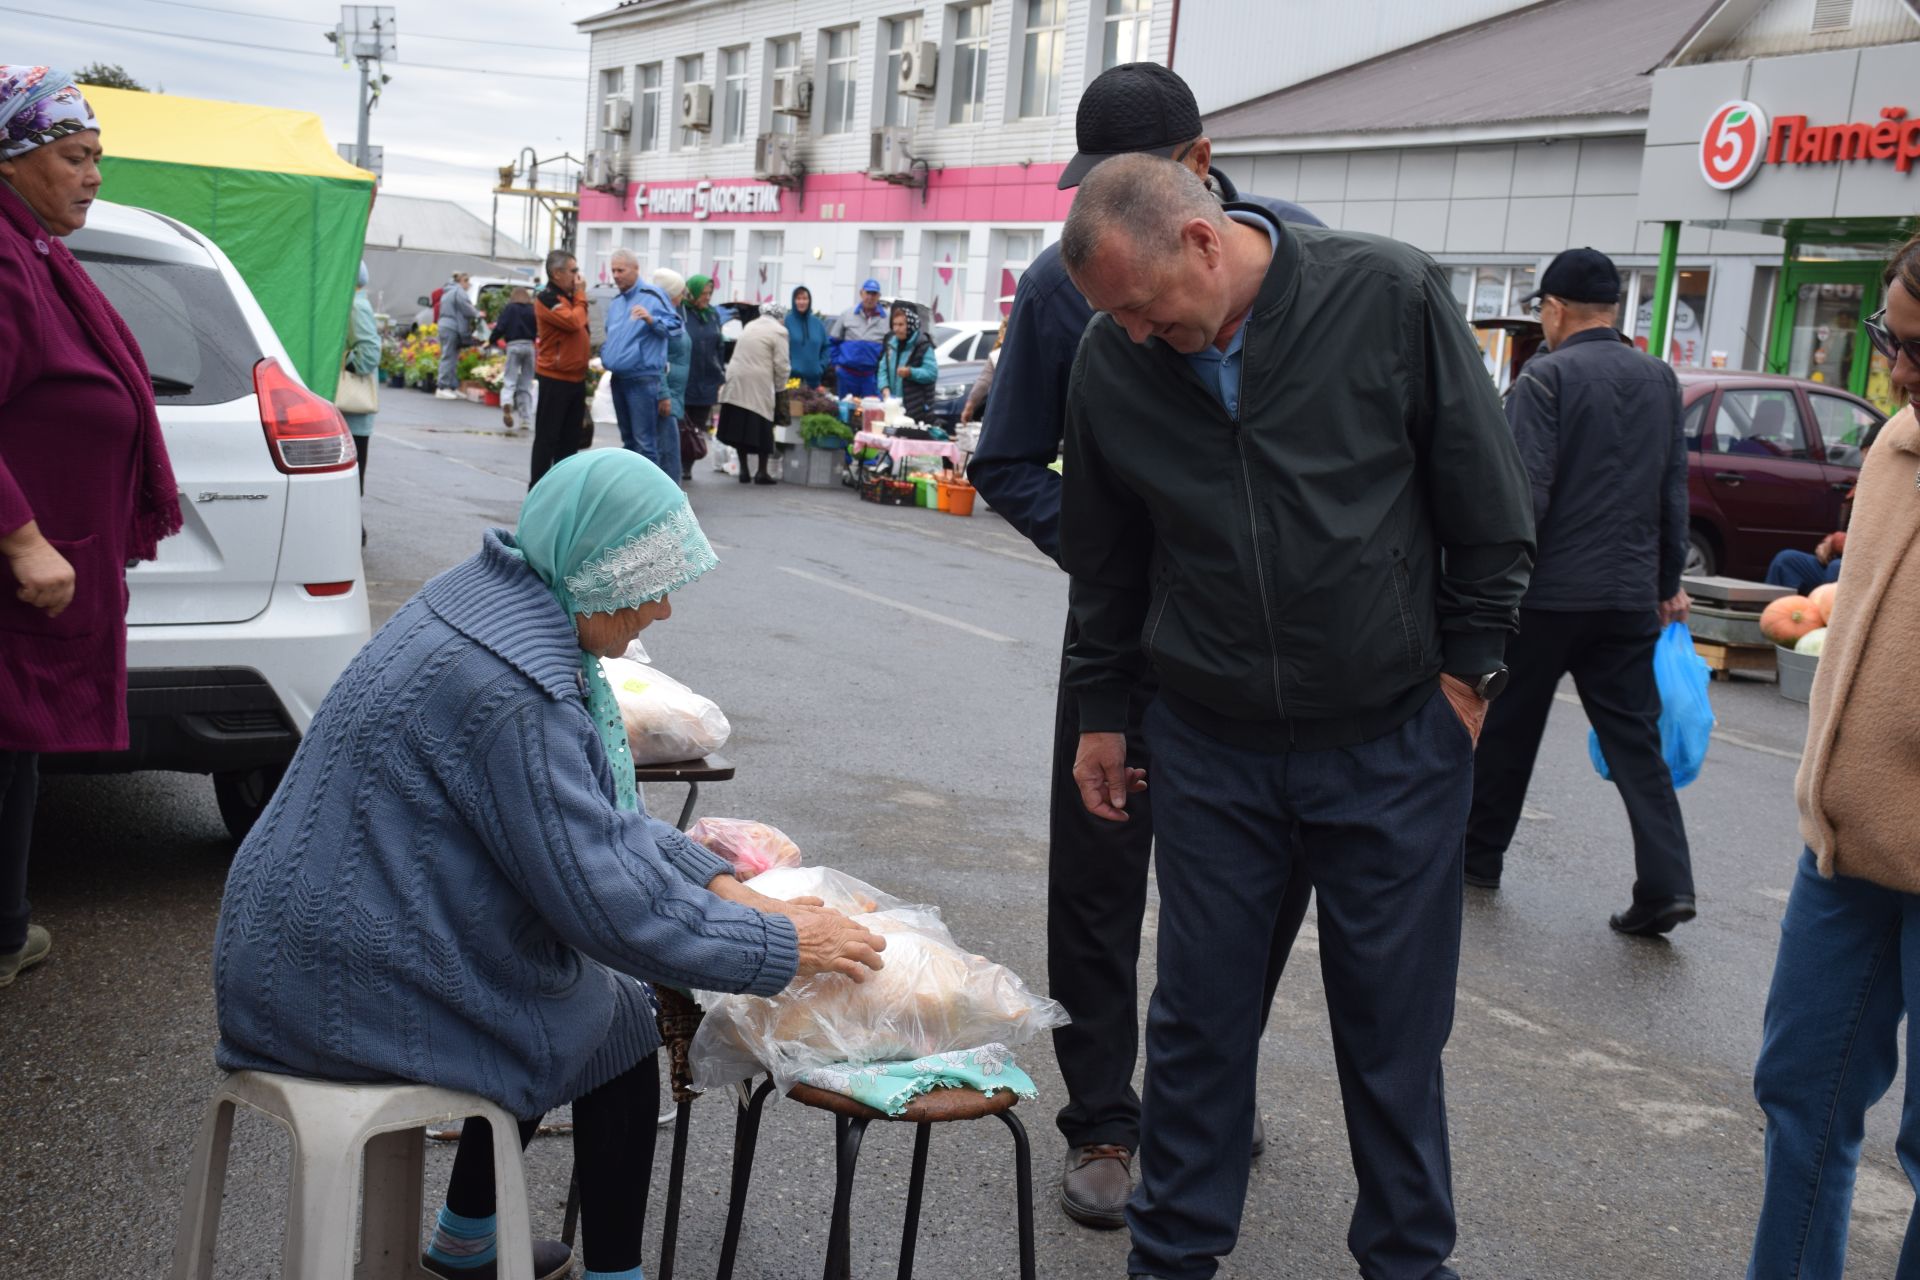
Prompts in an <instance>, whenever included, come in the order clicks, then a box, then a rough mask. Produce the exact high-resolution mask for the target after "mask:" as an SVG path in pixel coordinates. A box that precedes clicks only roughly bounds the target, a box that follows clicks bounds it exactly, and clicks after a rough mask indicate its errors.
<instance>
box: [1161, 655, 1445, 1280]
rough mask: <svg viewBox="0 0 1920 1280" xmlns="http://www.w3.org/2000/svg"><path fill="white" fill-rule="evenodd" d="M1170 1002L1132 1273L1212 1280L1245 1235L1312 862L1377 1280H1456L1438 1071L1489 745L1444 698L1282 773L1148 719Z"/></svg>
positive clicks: (1364, 1259)
mask: <svg viewBox="0 0 1920 1280" xmlns="http://www.w3.org/2000/svg"><path fill="white" fill-rule="evenodd" d="M1143 728H1144V732H1145V734H1146V740H1147V744H1148V747H1149V750H1150V751H1151V754H1152V759H1153V771H1154V772H1153V778H1152V782H1153V831H1154V874H1155V877H1156V879H1157V882H1158V884H1159V886H1160V931H1159V943H1158V962H1159V982H1158V984H1157V985H1156V986H1155V988H1154V992H1153V1001H1152V1003H1151V1005H1150V1006H1149V1009H1148V1013H1147V1078H1146V1088H1145V1090H1144V1093H1143V1097H1142V1099H1141V1115H1140V1133H1141V1143H1140V1182H1139V1185H1138V1186H1137V1187H1136V1188H1135V1190H1134V1193H1133V1199H1132V1201H1131V1202H1130V1203H1129V1204H1128V1205H1127V1226H1128V1227H1129V1228H1130V1229H1131V1230H1132V1232H1133V1253H1132V1255H1131V1256H1130V1257H1129V1258H1128V1259H1127V1270H1128V1272H1130V1273H1132V1274H1136V1275H1138V1274H1145V1275H1154V1276H1164V1277H1167V1280H1204V1278H1205V1277H1208V1276H1212V1275H1213V1274H1214V1273H1215V1271H1216V1269H1217V1268H1218V1265H1219V1263H1218V1259H1219V1258H1220V1257H1221V1256H1222V1255H1224V1254H1226V1253H1229V1252H1230V1251H1231V1250H1232V1249H1233V1246H1234V1243H1235V1241H1236V1239H1237V1237H1238V1235H1239V1231H1240V1219H1241V1215H1242V1213H1243V1211H1244V1209H1245V1206H1246V1198H1247V1172H1248V1170H1247V1157H1246V1152H1247V1150H1248V1148H1249V1146H1250V1144H1251V1142H1252V1139H1253V1107H1254V1076H1255V1057H1256V1051H1257V1049H1258V1046H1259V1042H1260V1022H1261V1003H1262V1000H1263V998H1264V996H1265V993H1266V990H1267V987H1266V975H1267V959H1268V952H1269V950H1270V949H1271V947H1272V944H1273V934H1274V926H1275V923H1276V921H1278V920H1279V918H1280V913H1281V911H1282V904H1283V902H1284V901H1285V900H1286V897H1287V890H1288V885H1289V883H1290V882H1291V881H1292V879H1293V877H1294V874H1295V861H1296V859H1298V860H1299V861H1300V864H1301V869H1302V870H1304V872H1305V874H1306V876H1307V878H1308V879H1310V880H1311V881H1312V882H1313V891H1314V904H1315V907H1316V910H1317V912H1318V917H1317V918H1318V922H1319V929H1320V973H1321V978H1322V981H1323V984H1324V985H1325V987H1326V993H1327V1013H1328V1017H1329V1020H1330V1021H1331V1022H1332V1024H1333V1058H1334V1065H1335V1068H1336V1070H1337V1071H1338V1073H1339V1078H1340V1101H1341V1105H1342V1107H1343V1109H1344V1110H1345V1112H1346V1120H1347V1140H1348V1143H1349V1145H1350V1147H1351V1150H1352V1155H1353V1166H1354V1172H1355V1174H1356V1175H1357V1177H1358V1179H1359V1197H1358V1201H1357V1203H1356V1204H1355V1205H1354V1210H1353V1220H1352V1222H1351V1224H1350V1225H1349V1228H1348V1231H1347V1248H1348V1249H1349V1250H1351V1251H1352V1253H1353V1256H1354V1257H1355V1258H1356V1259H1357V1260H1358V1261H1359V1263H1360V1274H1361V1275H1362V1276H1364V1277H1366V1280H1457V1277H1455V1275H1454V1272H1453V1271H1452V1270H1450V1269H1449V1268H1448V1267H1447V1265H1446V1261H1447V1255H1448V1254H1449V1253H1451V1252H1452V1251H1453V1245H1454V1236H1455V1226H1454V1211H1453V1186H1452V1162H1451V1157H1450V1155H1449V1153H1448V1148H1447V1109H1446V1096H1445V1091H1444V1088H1443V1082H1442V1078H1441V1070H1440V1054H1441V1051H1442V1050H1443V1049H1445V1048H1446V1044H1447V1037H1448V1036H1449V1035H1450V1034H1451V1032H1452V1030H1453V993H1454V979H1455V976H1456V974H1457V973H1458V970H1459V967H1460V899H1461V894H1462V892H1463V890H1462V880H1461V861H1460V860H1461V842H1462V839H1463V836H1464V832H1465V828H1466V822H1467V807H1468V804H1469V803H1470V801H1471V799H1472V795H1473V742H1472V739H1471V738H1469V737H1468V735H1467V731H1466V728H1465V727H1464V726H1463V725H1461V723H1460V721H1459V718H1458V717H1457V716H1456V715H1455V714H1454V711H1453V708H1452V706H1451V705H1450V704H1449V703H1448V702H1447V699H1446V696H1445V695H1444V694H1442V693H1440V692H1438V691H1437V690H1436V691H1435V693H1434V694H1433V696H1432V697H1431V698H1430V699H1429V700H1428V701H1427V702H1426V704H1425V705H1424V706H1422V707H1421V709H1420V710H1419V711H1418V712H1416V713H1415V714H1414V715H1413V717H1412V718H1411V719H1410V720H1408V721H1407V722H1406V723H1405V724H1403V725H1401V726H1400V727H1399V728H1397V729H1394V730H1392V731H1391V732H1388V733H1385V734H1382V735H1381V736H1380V737H1378V738H1375V739H1373V740H1372V741H1371V742H1364V743H1361V744H1360V745H1358V746H1355V747H1348V748H1344V749H1336V750H1324V751H1293V752H1284V753H1269V752H1262V751H1255V750H1252V749H1249V748H1245V747H1238V746H1234V745H1231V744H1229V743H1225V742H1222V741H1220V740H1219V739H1217V738H1215V737H1212V736H1211V735H1209V734H1206V733H1203V732H1201V731H1200V730H1198V729H1196V728H1194V727H1193V726H1192V725H1189V724H1188V723H1186V722H1185V721H1184V720H1182V719H1181V718H1180V717H1179V716H1177V715H1175V714H1174V713H1173V712H1172V711H1170V710H1168V708H1167V706H1166V704H1165V703H1164V702H1156V703H1155V704H1154V705H1153V706H1152V707H1150V708H1148V710H1147V714H1146V719H1145V723H1144V726H1143Z"/></svg>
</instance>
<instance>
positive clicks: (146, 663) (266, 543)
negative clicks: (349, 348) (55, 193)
mask: <svg viewBox="0 0 1920 1280" xmlns="http://www.w3.org/2000/svg"><path fill="white" fill-rule="evenodd" d="M67 244H68V246H69V247H70V248H71V249H72V250H73V252H74V256H75V257H77V258H79V260H80V261H81V262H82V263H83V264H85V266H86V269H87V273H88V274H89V275H90V276H92V277H93V279H94V282H95V283H97V284H98V285H99V286H100V289H101V292H103V293H105V294H106V295H107V298H108V299H109V300H110V301H111V302H112V303H113V305H114V308H115V309H116V310H118V311H119V313H120V314H121V316H122V317H123V318H125V320H126V322H127V325H128V327H129V328H131V329H132V330H133V336H134V337H135V338H136V339H137V340H138V341H139V344H140V350H141V353H142V354H143V355H144V356H145V357H146V361H147V368H148V371H149V372H150V373H151V374H152V376H153V391H154V397H155V400H156V402H157V403H158V405H159V409H160V426H161V429H162V432H163V434H164V435H165V437H166V441H167V451H168V453H169V454H170V455H171V457H172V460H173V471H174V476H175V478H176V479H177V480H178V481H179V485H180V508H181V512H182V514H183V515H184V517H185V521H186V523H185V527H184V528H182V529H181V531H180V532H179V533H177V534H175V535H174V536H173V537H171V538H168V539H167V540H166V541H165V542H162V543H161V544H160V558H159V559H158V560H156V561H154V562H152V563H150V564H141V565H139V566H137V567H136V568H134V569H132V570H131V571H130V572H129V573H128V574H127V587H128V592H129V600H128V605H127V624H128V625H127V667H128V672H127V712H128V718H129V721H130V739H129V749H128V750H127V751H124V752H116V753H107V754H96V755H86V756H47V757H45V759H44V760H43V767H45V768H48V769H50V770H51V769H55V768H64V769H69V770H75V771H86V772H121V771H127V770H135V769H172V770H180V771H183V772H188V773H210V774H212V775H213V781H214V790H215V794H216V796H217V797H218V799H219V803H220V815H221V817H222V818H223V819H224V820H225V821H226V824H227V828H228V830H229V831H231V832H232V833H233V835H234V837H235V838H236V839H238V838H240V837H241V836H243V835H245V834H246V831H247V829H248V828H249V827H251V826H252V825H253V820H254V818H256V817H257V816H258V815H259V813H260V811H261V809H263V808H264V807H265V806H266V802H267V800H268V798H269V797H271V796H272V794H273V789H274V786H275V785H276V784H277V783H278V782H279V780H280V775H281V774H282V772H284V770H285V766H286V762H287V761H288V760H289V759H291V758H292V756H293V750H294V748H295V746H297V745H298V744H299V741H300V735H301V734H303V733H304V732H306V728H307V724H308V722H309V721H311V720H312V719H313V713H314V710H315V709H316V708H317V707H318V706H319V705H320V699H321V698H322V697H323V696H324V695H325V694H326V692H327V689H328V687H329V686H330V685H332V683H333V681H334V678H335V677H336V676H338V675H339V674H340V672H341V671H342V670H343V669H344V668H345V667H346V665H347V662H348V661H349V660H350V659H351V658H352V657H353V655H354V654H355V653H357V652H359V650H360V647H361V646H362V645H364V644H365V643H366V641H367V636H368V634H369V630H368V622H369V620H368V612H367V587H366V575H365V573H364V572H363V570H362V568H361V563H360V493H359V484H358V478H357V476H356V475H355V460H354V449H353V439H352V437H351V436H350V435H348V434H347V429H346V424H345V423H344V422H343V421H342V420H341V418H340V415H339V413H338V412H336V411H335V409H334V407H333V405H332V404H330V403H328V402H327V401H326V400H323V399H321V398H320V397H319V396H317V395H315V394H313V393H312V392H310V391H308V390H307V389H306V387H305V386H304V385H302V384H301V382H300V379H299V376H298V375H297V374H296V373H294V371H293V363H292V361H290V360H289V359H288V358H287V353H286V351H285V349H284V348H282V347H281V345H280V340H279V338H278V337H276V336H275V335H274V332H273V328H272V326H270V325H269V324H268V323H267V318H266V316H265V315H263V314H262V313H261V311H260V307H259V305H258V304H257V303H256V302H255V301H254V298H253V294H252V292H251V291H250V290H249V289H248V288H247V285H246V282H245V281H244V280H242V279H241V278H240V274H239V273H238V272H237V271H235V270H234V268H233V264H232V263H230V262H228V261H227V258H226V255H225V254H223V253H221V252H220V250H219V248H218V247H217V246H215V245H214V244H213V243H212V242H211V241H209V240H207V239H206V238H205V237H203V236H201V235H200V234H199V233H198V232H196V231H194V230H193V229H191V228H190V227H187V226H184V225H183V224H181V223H178V222H175V221H174V220H172V219H171V218H166V217H162V216H161V215H159V214H156V213H151V212H149V211H147V210H144V209H134V208H129V207H127V206H124V205H115V204H110V203H108V202H106V201H97V202H95V204H94V205H93V208H92V209H91V211H90V212H89V214H88V217H87V225H86V228H85V229H84V230H81V231H78V232H76V233H74V235H73V236H71V237H70V238H69V239H68V241H67ZM346 325H347V317H346V316H345V315H342V316H341V317H340V326H341V329H342V330H343V331H344V330H345V328H346Z"/></svg>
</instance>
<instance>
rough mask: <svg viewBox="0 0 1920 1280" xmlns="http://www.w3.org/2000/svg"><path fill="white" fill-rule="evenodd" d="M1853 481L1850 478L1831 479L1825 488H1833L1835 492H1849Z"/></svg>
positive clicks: (1851, 489)
mask: <svg viewBox="0 0 1920 1280" xmlns="http://www.w3.org/2000/svg"><path fill="white" fill-rule="evenodd" d="M1853 483H1854V482H1853V481H1851V480H1832V481H1829V482H1828V483H1827V488H1829V489H1831V490H1833V491H1834V492H1835V493H1851V492H1852V491H1853Z"/></svg>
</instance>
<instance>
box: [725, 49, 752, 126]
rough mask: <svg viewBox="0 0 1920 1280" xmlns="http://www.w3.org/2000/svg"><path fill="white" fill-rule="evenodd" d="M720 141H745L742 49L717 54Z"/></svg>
mask: <svg viewBox="0 0 1920 1280" xmlns="http://www.w3.org/2000/svg"><path fill="white" fill-rule="evenodd" d="M720 107H721V111H720V141H721V143H722V144H723V145H724V144H727V143H734V142H744V141H746V138H747V51H746V49H745V48H739V49H722V50H721V51H720Z"/></svg>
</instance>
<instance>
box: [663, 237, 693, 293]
mask: <svg viewBox="0 0 1920 1280" xmlns="http://www.w3.org/2000/svg"><path fill="white" fill-rule="evenodd" d="M660 262H661V265H663V266H668V267H672V268H673V269H674V270H675V271H676V272H678V273H679V275H680V278H681V279H682V280H685V279H686V278H687V277H688V276H690V275H692V274H693V232H691V231H689V230H687V229H686V228H685V227H678V228H669V229H667V230H665V231H662V232H661V233H660ZM687 300H688V301H689V302H691V301H692V299H691V298H689V299H687Z"/></svg>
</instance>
